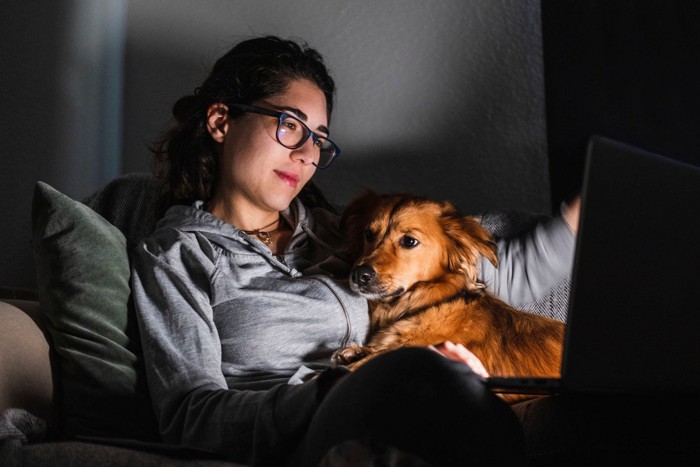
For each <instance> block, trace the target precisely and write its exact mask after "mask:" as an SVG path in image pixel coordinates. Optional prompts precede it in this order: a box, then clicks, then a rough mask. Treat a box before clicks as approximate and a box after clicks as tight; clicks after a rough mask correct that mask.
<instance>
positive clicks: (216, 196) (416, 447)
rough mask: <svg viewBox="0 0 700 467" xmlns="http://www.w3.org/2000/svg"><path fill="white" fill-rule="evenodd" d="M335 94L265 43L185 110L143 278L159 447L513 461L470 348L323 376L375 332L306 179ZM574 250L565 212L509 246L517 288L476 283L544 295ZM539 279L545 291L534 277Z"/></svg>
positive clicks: (514, 426) (311, 61)
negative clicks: (351, 448) (388, 452)
mask: <svg viewBox="0 0 700 467" xmlns="http://www.w3.org/2000/svg"><path fill="white" fill-rule="evenodd" d="M333 97H334V83H333V80H332V78H331V77H330V75H329V74H328V71H327V69H326V67H325V65H324V63H323V60H322V57H321V56H320V55H319V54H318V53H317V52H316V51H315V50H313V49H310V48H308V47H306V46H304V45H300V44H298V43H296V42H293V41H287V40H282V39H280V38H277V37H270V36H267V37H259V38H254V39H250V40H246V41H243V42H241V43H239V44H238V45H236V46H235V47H233V48H232V49H231V50H230V51H229V52H228V53H226V54H225V55H224V56H222V57H221V58H220V59H219V60H218V61H217V62H216V64H215V65H214V68H213V69H212V71H211V73H210V75H209V76H208V77H207V79H206V80H205V81H204V82H203V83H202V85H201V86H200V87H198V88H197V89H196V90H195V93H194V95H192V96H186V97H183V98H182V99H180V100H179V101H178V102H177V103H176V104H175V106H174V109H173V113H174V115H175V118H176V123H175V125H174V126H173V128H172V129H171V130H170V131H169V132H167V133H166V134H165V135H164V138H163V139H162V141H161V142H160V143H159V144H158V145H156V147H155V162H156V174H157V175H158V176H159V177H160V179H161V180H162V181H163V207H164V209H165V208H167V211H166V212H165V215H164V217H163V218H162V219H161V221H160V223H159V225H158V229H157V230H156V232H154V233H153V234H152V235H151V237H149V238H148V239H147V240H146V241H145V242H144V243H143V244H142V245H140V247H139V248H137V249H136V252H135V253H134V258H133V275H132V282H133V284H132V285H133V297H134V301H135V306H136V311H137V316H138V320H139V328H140V332H141V335H142V346H143V352H144V358H145V364H146V368H147V375H148V385H149V388H150V392H151V395H152V400H153V404H154V409H155V413H156V416H157V418H158V421H159V426H160V431H161V435H162V437H163V440H164V441H166V442H168V443H172V444H178V445H183V446H187V447H191V448H197V449H203V450H208V451H212V452H215V453H218V454H220V455H222V456H224V457H225V458H227V459H230V460H233V461H237V462H243V463H247V464H253V465H284V464H290V465H292V464H299V465H317V464H318V463H319V461H320V460H321V459H322V458H323V456H325V455H327V453H328V450H329V449H330V448H332V447H334V446H339V445H342V442H344V441H352V440H357V441H359V442H360V443H361V444H362V443H364V444H363V445H365V446H366V445H368V443H369V444H371V445H373V446H375V447H377V446H387V447H388V448H389V449H394V451H393V452H399V453H407V455H409V456H414V457H415V458H416V459H422V460H424V461H426V462H429V463H435V464H437V465H466V463H467V462H468V463H469V464H470V465H474V464H478V463H479V462H484V463H487V464H488V465H494V464H499V463H500V462H510V463H511V465H512V463H516V464H517V463H518V462H519V461H520V460H522V456H523V434H522V431H521V428H520V425H519V424H518V421H517V418H516V417H515V416H514V414H513V412H512V411H511V410H510V408H509V407H508V406H507V405H506V404H504V403H502V402H501V400H500V399H498V398H497V397H495V396H494V395H493V394H492V393H491V392H490V391H489V390H487V389H486V388H484V386H483V385H482V384H481V383H480V382H479V379H478V378H476V377H475V373H474V371H476V372H481V373H483V368H482V367H480V363H479V362H478V360H476V359H475V358H474V357H473V355H471V354H470V353H469V352H468V350H467V349H464V348H463V347H461V346H456V345H453V344H451V343H445V344H444V345H440V346H437V347H436V348H431V349H423V348H417V349H402V350H399V351H395V352H392V353H390V354H387V355H386V356H383V357H380V358H377V359H375V360H374V361H373V362H371V364H367V365H365V367H363V368H362V369H360V370H358V371H357V372H355V373H351V374H348V372H347V371H344V369H343V368H332V367H330V355H331V354H332V352H333V351H334V350H335V349H337V348H339V347H342V346H345V345H347V344H349V343H350V342H362V341H363V340H364V338H365V334H366V332H367V329H368V310H367V303H366V301H365V300H364V299H363V298H361V297H359V296H356V295H354V294H353V293H352V292H351V291H350V290H349V287H348V281H347V279H346V277H347V276H345V274H347V271H348V268H349V266H350V265H349V264H347V261H345V260H344V259H343V258H342V257H340V256H339V255H338V254H337V252H338V251H340V250H341V249H340V246H341V235H340V232H339V231H338V230H337V224H338V216H337V215H336V214H335V213H334V212H333V210H332V209H331V208H330V207H329V206H328V204H327V203H325V202H324V200H323V198H322V196H320V194H319V193H318V191H317V190H316V189H315V187H314V185H313V184H312V182H311V178H312V176H313V175H314V173H315V171H316V170H317V169H326V168H328V167H329V166H330V164H331V163H332V162H333V161H334V159H335V158H337V157H338V155H339V154H340V149H339V148H338V146H337V145H336V144H335V143H334V142H333V141H332V140H331V139H330V133H329V123H330V117H331V113H332V108H333ZM573 243H574V233H573V231H572V230H571V229H570V228H569V227H568V226H567V224H566V223H565V222H564V220H562V219H561V218H557V219H555V220H553V221H552V222H550V223H549V224H547V225H544V226H539V227H538V229H537V230H536V231H533V232H529V233H528V234H527V235H524V236H523V237H522V238H518V239H515V240H513V241H512V242H511V243H509V244H505V243H504V244H502V245H501V251H502V252H503V257H502V261H503V262H504V264H503V265H502V266H501V267H502V268H506V269H509V270H511V271H514V272H515V273H514V274H510V275H509V277H515V278H517V280H518V281H520V282H519V283H514V282H504V280H503V279H499V276H498V275H497V274H495V273H494V271H488V270H484V271H482V273H483V275H484V277H488V278H489V287H491V288H492V290H496V291H498V290H510V289H512V290H515V291H517V295H518V297H519V298H523V297H524V298H528V297H533V296H535V295H536V294H538V293H540V292H542V291H543V290H546V288H547V286H548V285H550V284H552V283H554V281H555V280H556V279H558V278H559V277H560V276H561V275H563V274H566V273H567V272H568V271H569V269H570V265H571V256H572V252H573ZM533 245H539V247H541V248H542V247H543V248H545V249H546V250H547V252H546V254H537V251H539V250H535V249H533ZM513 251H517V252H518V254H512V252H513ZM509 252H510V254H508V253H509ZM526 269H527V271H528V272H527V274H525V273H521V272H523V271H525V270H526ZM534 273H536V274H537V275H538V278H540V279H541V278H544V279H543V280H541V281H540V282H537V283H536V284H535V283H531V282H528V277H532V275H533V274H534ZM436 350H437V351H436ZM445 357H448V358H445ZM465 363H466V364H465ZM469 365H471V366H469ZM326 395H328V397H326Z"/></svg>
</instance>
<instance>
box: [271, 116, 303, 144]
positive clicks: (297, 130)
mask: <svg viewBox="0 0 700 467" xmlns="http://www.w3.org/2000/svg"><path fill="white" fill-rule="evenodd" d="M308 135H309V130H308V128H306V125H304V124H303V123H301V122H300V121H299V120H297V119H296V118H294V117H290V116H284V117H283V118H282V119H280V123H279V125H278V127H277V139H279V141H280V143H282V145H283V146H286V147H288V148H290V149H293V148H296V147H299V146H300V145H301V144H302V143H303V142H304V141H305V140H306V138H307V137H308Z"/></svg>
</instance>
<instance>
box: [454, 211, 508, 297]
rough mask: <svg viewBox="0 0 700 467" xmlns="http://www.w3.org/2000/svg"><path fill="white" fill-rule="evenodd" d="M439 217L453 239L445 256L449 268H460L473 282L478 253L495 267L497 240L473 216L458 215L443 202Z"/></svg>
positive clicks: (475, 276) (478, 258)
mask: <svg viewBox="0 0 700 467" xmlns="http://www.w3.org/2000/svg"><path fill="white" fill-rule="evenodd" d="M442 220H443V223H444V225H443V227H444V228H445V232H446V233H447V235H448V236H449V237H450V238H451V239H452V240H453V245H452V247H451V248H450V249H449V251H448V257H447V258H448V259H447V261H448V267H449V268H450V270H452V271H463V272H464V273H465V274H466V276H467V278H468V279H469V281H470V282H471V283H473V284H476V282H477V280H478V276H479V260H480V259H481V256H484V257H485V258H486V259H488V260H489V261H490V262H491V263H492V264H493V265H494V266H496V267H498V255H497V247H496V242H494V240H493V237H492V236H491V234H490V233H489V231H488V230H486V229H485V228H484V226H482V225H481V223H480V222H479V221H478V219H477V218H476V217H473V216H461V215H460V214H459V213H458V212H457V210H456V209H455V208H454V206H453V205H451V204H450V203H446V206H445V207H444V209H443V217H442Z"/></svg>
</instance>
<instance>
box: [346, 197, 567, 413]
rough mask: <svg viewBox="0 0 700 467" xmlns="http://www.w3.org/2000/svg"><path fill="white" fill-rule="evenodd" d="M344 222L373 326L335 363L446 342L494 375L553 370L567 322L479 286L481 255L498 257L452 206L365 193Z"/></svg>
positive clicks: (355, 278)
mask: <svg viewBox="0 0 700 467" xmlns="http://www.w3.org/2000/svg"><path fill="white" fill-rule="evenodd" d="M341 228H343V229H344V231H345V232H346V233H347V234H348V244H349V248H350V249H351V250H352V251H353V253H352V254H354V256H353V257H355V258H358V259H357V260H356V261H355V264H354V267H353V269H352V272H351V277H350V284H351V287H352V288H353V290H355V291H357V292H358V293H360V294H362V295H364V296H365V297H367V298H368V299H369V303H370V313H371V325H370V326H371V327H370V334H369V338H368V341H367V343H366V345H365V346H363V347H359V346H357V345H353V346H350V347H346V348H344V349H340V350H339V351H337V352H336V353H335V354H334V357H333V358H334V361H335V362H337V363H341V364H346V365H348V366H349V367H350V368H351V369H353V370H354V369H356V368H357V367H358V366H360V365H362V364H363V363H364V362H366V361H368V360H369V359H371V358H373V357H374V356H376V355H378V354H381V353H383V352H386V351H389V350H392V349H396V348H398V347H402V346H425V345H432V344H439V343H441V342H444V341H446V340H451V341H453V342H456V343H462V344H464V345H465V347H467V348H468V349H469V350H471V351H472V352H473V353H474V354H475V355H476V356H477V357H479V359H481V361H482V362H483V364H484V366H485V367H486V370H487V371H488V372H489V373H490V374H491V375H494V376H496V375H498V376H538V377H539V376H546V377H558V376H559V372H560V365H561V352H562V347H561V345H562V341H563V336H564V324H563V323H561V322H559V321H556V320H553V319H550V318H546V317H542V316H538V315H534V314H530V313H526V312H524V311H520V310H517V309H515V308H513V307H511V306H509V305H507V304H506V303H504V302H503V301H501V300H499V299H498V298H496V297H495V296H493V295H491V294H490V293H489V292H487V291H486V290H485V289H484V286H483V285H482V284H479V283H478V281H477V274H478V262H479V261H480V259H481V256H484V257H486V258H487V259H488V260H489V261H491V262H492V263H493V264H494V265H495V266H498V264H497V262H498V257H497V255H496V244H495V242H494V241H493V239H492V238H491V235H490V234H489V233H488V231H487V230H486V229H484V228H483V227H482V226H481V224H480V223H479V221H478V220H477V219H476V218H474V217H470V216H466V217H465V216H461V215H460V214H459V213H458V212H457V209H456V208H455V207H454V206H453V205H452V204H451V203H449V202H438V201H435V200H430V199H425V198H421V197H417V196H413V195H410V194H386V195H378V194H375V193H373V192H368V193H366V194H364V195H361V196H360V197H358V198H356V199H355V200H353V201H352V202H351V203H350V205H349V206H348V208H347V209H346V210H345V212H344V213H343V218H342V220H341ZM502 397H503V398H504V399H505V400H507V401H508V402H511V403H512V402H515V401H518V400H522V399H525V398H529V397H532V396H520V395H511V394H504V395H502Z"/></svg>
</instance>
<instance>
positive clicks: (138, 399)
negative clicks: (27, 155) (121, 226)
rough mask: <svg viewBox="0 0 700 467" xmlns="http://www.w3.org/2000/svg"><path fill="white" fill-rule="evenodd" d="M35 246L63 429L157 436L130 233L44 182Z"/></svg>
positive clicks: (70, 434)
mask: <svg viewBox="0 0 700 467" xmlns="http://www.w3.org/2000/svg"><path fill="white" fill-rule="evenodd" d="M32 249H33V255H34V262H35V265H36V272H37V287H38V295H39V301H40V304H41V309H42V313H43V316H44V318H45V324H46V328H47V330H48V334H49V336H48V337H49V340H50V347H51V357H52V372H53V375H54V385H55V388H56V393H55V395H54V399H55V401H56V403H57V404H56V405H57V409H58V413H57V422H58V424H57V427H56V428H57V429H58V433H59V435H60V436H61V437H66V438H74V437H76V436H81V435H82V436H107V437H129V438H136V439H141V440H156V439H157V438H158V436H157V434H156V433H157V431H156V424H155V417H154V415H153V412H152V408H151V404H150V400H149V397H148V391H147V387H146V381H145V372H144V369H143V367H142V361H141V356H140V355H141V352H140V344H139V339H138V338H139V336H138V329H137V328H136V319H135V315H134V313H133V307H132V305H131V291H130V288H129V277H130V269H129V259H128V255H127V250H126V240H125V238H124V235H123V234H122V233H121V232H120V231H119V230H118V229H117V228H116V227H114V226H113V225H111V224H110V223H109V222H107V221H106V220H105V219H104V218H103V217H101V216H100V215H99V214H97V213H96V212H94V211H93V210H91V209H90V208H88V207H87V206H85V205H84V204H82V203H80V202H78V201H75V200H73V199H71V198H69V197H68V196H66V195H64V194H62V193H60V192H59V191H57V190H56V189H54V188H52V187H51V186H50V185H48V184H46V183H43V182H37V184H36V186H35V189H34V197H33V201H32Z"/></svg>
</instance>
